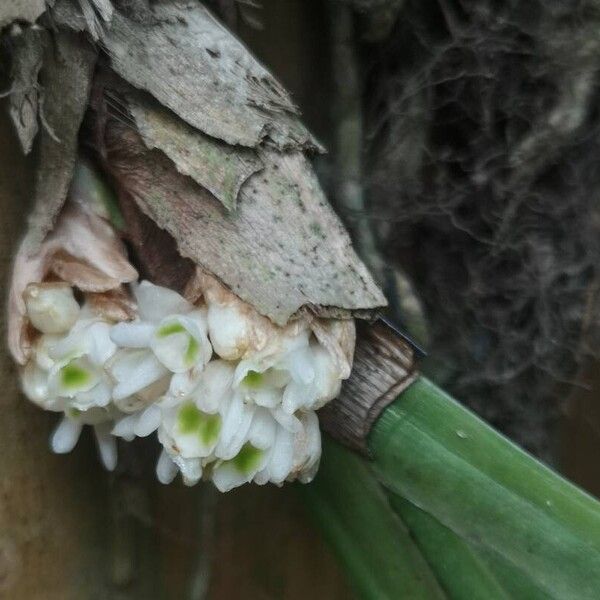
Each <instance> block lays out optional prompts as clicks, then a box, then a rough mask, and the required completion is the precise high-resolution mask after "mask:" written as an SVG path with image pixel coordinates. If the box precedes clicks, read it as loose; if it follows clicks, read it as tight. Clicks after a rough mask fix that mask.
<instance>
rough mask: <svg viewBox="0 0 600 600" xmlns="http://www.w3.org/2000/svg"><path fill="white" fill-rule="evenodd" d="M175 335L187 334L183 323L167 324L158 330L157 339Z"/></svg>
mask: <svg viewBox="0 0 600 600" xmlns="http://www.w3.org/2000/svg"><path fill="white" fill-rule="evenodd" d="M174 333H187V330H186V328H185V327H184V326H183V325H182V324H181V323H167V324H166V325H163V326H162V327H160V328H159V329H158V331H157V332H156V337H159V338H164V337H167V336H169V335H173V334H174Z"/></svg>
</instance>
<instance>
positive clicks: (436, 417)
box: [369, 378, 600, 600]
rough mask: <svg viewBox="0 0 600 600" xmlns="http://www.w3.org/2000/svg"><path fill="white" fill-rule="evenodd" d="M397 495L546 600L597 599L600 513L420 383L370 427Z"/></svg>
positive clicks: (380, 471)
mask: <svg viewBox="0 0 600 600" xmlns="http://www.w3.org/2000/svg"><path fill="white" fill-rule="evenodd" d="M369 448H370V450H371V452H372V455H373V458H374V461H373V467H374V471H375V473H376V475H377V476H378V477H379V479H380V480H381V481H382V482H383V483H384V484H385V485H386V486H387V487H388V488H389V489H390V490H391V491H393V492H394V493H395V494H397V495H399V496H402V497H404V498H406V499H407V500H408V501H410V502H411V503H412V504H414V505H415V506H418V507H419V508H420V509H422V510H423V511H425V512H427V513H428V514H430V515H431V516H433V517H434V518H435V519H436V520H437V521H439V522H440V523H441V524H443V525H444V526H446V527H448V528H449V529H450V530H452V531H453V532H454V533H455V534H457V535H458V536H459V537H461V538H462V539H464V540H466V541H467V542H468V543H469V544H472V545H474V547H477V548H481V549H482V551H485V552H487V553H492V554H495V555H498V556H499V557H500V559H501V560H502V561H504V562H505V563H506V564H507V565H509V566H510V567H511V568H515V569H517V570H519V571H520V572H522V573H523V575H524V576H525V577H526V579H527V580H528V581H529V582H531V584H532V585H533V586H534V587H535V588H537V589H539V590H541V591H543V592H545V593H546V594H548V596H549V597H552V598H577V599H578V600H583V599H585V598H590V599H592V598H593V599H596V598H598V590H599V589H600V505H599V504H598V502H597V501H596V500H594V499H593V498H591V497H590V496H588V495H587V494H585V493H584V492H582V491H581V490H579V489H578V488H576V487H575V486H573V485H572V484H570V483H569V482H567V481H565V480H564V479H562V478H561V477H560V476H559V475H557V474H556V473H554V472H553V471H551V470H550V469H548V468H547V467H545V466H544V465H542V464H541V463H539V462H538V461H536V460H535V459H533V458H532V457H531V456H529V455H527V454H526V453H525V452H523V451H522V450H520V449H519V448H517V447H516V446H515V445H514V444H512V443H511V442H510V441H508V440H507V439H506V438H504V437H503V436H501V435H500V434H498V433H497V432H495V431H494V430H493V429H491V428H490V427H489V426H488V425H486V424H485V423H484V422H483V421H481V420H480V419H479V418H477V417H476V416H475V415H474V414H472V413H471V412H470V411H468V410H467V409H465V408H464V407H462V406H460V405H459V404H458V403H456V402H455V401H454V400H452V398H450V397H449V396H448V395H447V394H445V393H444V392H443V391H441V390H440V389H439V388H437V387H436V386H435V385H433V384H432V383H430V382H429V381H427V380H426V379H423V378H421V379H420V380H418V381H417V382H416V383H415V384H413V385H412V386H411V387H410V388H408V390H406V391H405V392H404V393H403V394H402V395H401V396H400V397H399V398H398V399H397V400H396V401H395V402H394V403H393V404H392V405H391V406H390V407H388V408H387V409H386V411H385V412H384V413H383V415H382V416H381V417H380V419H379V420H378V421H377V423H376V424H375V426H374V428H373V430H372V432H371V436H370V439H369Z"/></svg>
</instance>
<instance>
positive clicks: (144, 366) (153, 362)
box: [108, 350, 168, 400]
mask: <svg viewBox="0 0 600 600" xmlns="http://www.w3.org/2000/svg"><path fill="white" fill-rule="evenodd" d="M108 369H109V372H110V373H111V374H112V376H113V377H114V378H115V379H116V380H117V382H118V383H117V385H116V386H115V388H114V389H113V398H114V399H115V400H122V399H123V398H126V397H127V396H131V395H132V394H135V393H136V392H140V391H141V390H143V389H144V388H146V387H148V386H149V385H151V384H153V383H155V382H157V381H159V380H160V379H162V378H163V377H164V376H165V375H167V373H168V371H167V369H166V368H165V367H164V366H163V365H162V364H161V363H160V362H159V361H158V360H157V358H156V357H155V356H154V355H153V354H152V352H149V351H146V350H121V351H119V352H117V354H115V356H114V357H113V359H111V362H110V363H109V365H108Z"/></svg>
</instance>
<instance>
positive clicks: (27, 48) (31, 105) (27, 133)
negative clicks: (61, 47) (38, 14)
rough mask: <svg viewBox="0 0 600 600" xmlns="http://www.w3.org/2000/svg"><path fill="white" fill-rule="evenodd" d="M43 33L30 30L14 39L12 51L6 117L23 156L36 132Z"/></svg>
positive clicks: (27, 152)
mask: <svg viewBox="0 0 600 600" xmlns="http://www.w3.org/2000/svg"><path fill="white" fill-rule="evenodd" d="M44 42H45V38H44V33H43V32H42V30H41V29H34V28H32V27H30V28H28V29H25V30H24V31H23V32H22V33H21V35H19V36H17V37H16V38H15V39H14V43H13V48H12V53H11V57H12V68H11V78H12V93H11V95H10V106H9V114H10V116H11V119H12V121H13V123H14V125H15V129H16V131H17V136H18V137H19V141H20V142H21V147H22V148H23V152H24V153H25V154H29V152H30V151H31V147H32V146H33V140H34V139H35V136H36V135H37V132H38V108H39V93H38V74H39V72H40V69H41V68H42V62H43V54H44Z"/></svg>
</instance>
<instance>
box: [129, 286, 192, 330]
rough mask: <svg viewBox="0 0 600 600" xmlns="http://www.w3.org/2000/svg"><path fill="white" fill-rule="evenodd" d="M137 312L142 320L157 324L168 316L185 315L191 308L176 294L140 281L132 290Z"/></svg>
mask: <svg viewBox="0 0 600 600" xmlns="http://www.w3.org/2000/svg"><path fill="white" fill-rule="evenodd" d="M134 294H135V298H136V300H137V303H138V311H139V315H140V317H141V319H142V320H144V321H153V322H155V323H157V322H158V321H160V320H161V319H164V318H165V317H166V316H168V315H176V314H185V313H187V312H190V311H191V310H192V309H193V306H192V305H191V304H190V303H189V302H188V301H187V300H185V298H183V297H181V296H180V295H179V294H178V293H177V292H174V291H173V290H170V289H168V288H165V287H160V286H158V285H154V284H152V283H150V282H149V281H142V282H141V283H140V284H139V285H138V286H137V287H136V288H135V289H134Z"/></svg>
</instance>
